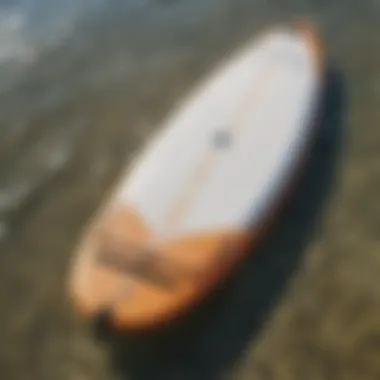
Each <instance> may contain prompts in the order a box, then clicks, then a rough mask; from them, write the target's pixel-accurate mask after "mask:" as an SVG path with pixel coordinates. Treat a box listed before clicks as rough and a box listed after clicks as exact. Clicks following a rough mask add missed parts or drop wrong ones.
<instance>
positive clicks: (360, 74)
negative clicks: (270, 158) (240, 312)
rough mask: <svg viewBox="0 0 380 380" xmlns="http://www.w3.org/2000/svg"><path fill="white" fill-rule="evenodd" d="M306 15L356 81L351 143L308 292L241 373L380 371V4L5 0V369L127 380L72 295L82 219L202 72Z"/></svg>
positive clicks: (0, 89)
mask: <svg viewBox="0 0 380 380" xmlns="http://www.w3.org/2000/svg"><path fill="white" fill-rule="evenodd" d="M300 12H302V13H306V14H307V15H309V16H310V17H311V18H312V19H313V20H314V21H315V22H316V23H317V25H318V26H319V28H320V29H321V33H322V35H323V37H324V40H325V45H326V51H327V53H328V54H329V56H330V57H332V58H333V59H334V60H335V61H336V62H337V63H338V66H339V67H340V68H341V69H342V70H343V72H344V74H345V77H346V78H347V87H348V91H349V95H350V99H351V102H350V108H349V111H348V121H347V127H348V139H347V146H346V148H345V150H344V153H345V154H344V156H343V157H344V159H343V161H342V164H341V171H340V181H339V185H338V186H337V188H336V189H335V193H334V194H335V195H334V198H333V199H334V202H332V203H331V205H330V204H329V205H328V207H326V211H325V217H324V218H323V226H325V228H324V229H323V230H321V229H319V230H318V236H317V237H316V240H317V241H316V243H315V244H310V248H307V249H306V248H305V252H303V254H304V256H305V260H304V264H302V265H301V268H302V269H301V270H300V271H299V274H297V275H296V276H295V279H294V281H295V283H297V284H300V285H299V287H300V288H302V289H303V291H304V292H303V293H302V292H301V293H302V294H301V293H299V292H298V291H297V290H294V291H293V290H292V291H290V290H289V292H288V293H289V294H288V293H285V296H284V305H283V307H281V309H280V308H274V309H273V310H272V311H271V312H270V313H269V315H268V316H267V318H268V320H269V319H270V320H272V319H273V321H272V324H271V327H270V328H268V329H266V330H265V331H263V332H262V335H260V336H259V338H258V337H256V338H252V339H251V341H250V342H249V344H248V348H247V350H248V351H247V355H246V359H244V360H243V359H241V360H242V362H241V365H239V366H238V368H237V373H239V377H241V378H242V379H243V378H244V379H245V378H249V376H250V374H252V373H255V374H257V378H262V379H264V378H266V377H265V376H266V375H265V373H266V372H265V371H268V370H267V368H268V366H269V367H273V368H275V367H276V366H277V365H278V369H276V370H273V371H272V372H273V373H274V374H275V377H274V378H278V379H280V378H281V379H288V378H289V379H290V378H291V379H295V378H297V374H299V373H301V372H300V371H301V369H302V368H301V367H302V366H303V365H307V368H309V370H310V371H313V373H314V372H315V376H316V378H318V374H319V375H320V376H319V378H326V376H327V375H326V376H324V375H323V374H324V373H327V372H326V371H328V370H330V372H331V371H332V373H333V374H334V376H333V378H334V379H338V378H342V379H343V378H344V379H346V378H347V376H345V375H347V374H352V373H354V374H358V375H357V376H356V377H353V378H360V379H365V378H368V379H370V378H376V375H379V373H380V367H379V364H378V360H377V358H378V354H380V353H378V352H377V351H378V345H377V344H376V342H375V341H373V340H371V339H372V337H373V336H376V334H378V332H379V325H378V320H379V313H378V310H379V298H378V296H376V295H377V293H378V292H377V288H378V283H379V282H378V280H377V279H378V274H379V268H378V258H377V257H378V255H376V252H377V253H378V247H379V246H378V236H379V230H378V226H379V225H380V209H379V207H378V205H379V202H378V193H379V191H380V185H379V181H378V180H377V178H378V177H379V172H380V168H379V160H378V153H377V152H378V149H379V146H380V132H379V128H376V125H377V124H378V121H379V120H380V109H379V107H378V106H377V104H378V103H379V101H380V92H379V91H378V77H379V74H380V66H379V64H378V63H379V62H380V49H379V48H378V42H377V36H378V35H379V32H380V22H379V20H380V9H379V7H378V5H377V3H376V2H373V1H369V0H366V1H361V2H358V1H353V0H346V1H340V0H334V1H319V2H307V1H303V0H287V1H281V2H279V1H275V0H271V1H263V0H258V1H254V2H253V1H250V0H234V1H232V0H202V1H200V0H199V1H195V0H171V1H164V0H125V1H118V0H92V1H84V0H83V1H78V0H65V1H63V0H24V1H22V0H19V1H16V0H13V1H0V104H1V107H0V242H1V256H0V281H1V286H0V305H1V306H2V312H1V313H0V334H1V335H0V336H1V343H0V375H1V378H4V379H25V378H28V379H38V380H41V379H49V380H50V379H86V378H91V379H116V378H117V377H116V376H117V375H116V373H115V370H113V369H112V366H111V364H110V363H108V361H107V360H108V355H107V351H106V350H105V349H104V348H103V347H102V346H101V345H98V344H96V343H95V341H94V339H93V338H92V337H91V336H90V334H89V332H88V331H87V328H86V327H85V326H82V325H81V323H80V322H79V321H77V319H76V318H75V317H74V316H73V315H72V313H71V309H70V308H69V307H68V305H67V304H66V298H65V294H64V292H65V287H64V284H65V279H66V275H67V270H68V265H69V257H70V254H71V250H72V248H73V245H74V242H75V241H76V238H77V237H78V234H79V232H80V229H81V227H82V226H83V224H84V223H85V221H86V220H87V219H88V217H89V216H90V215H91V213H92V212H93V210H94V209H95V208H96V206H97V205H98V203H99V202H100V201H101V199H102V197H103V196H104V192H105V191H106V190H107V189H108V188H109V186H110V185H111V184H112V183H113V181H114V180H115V178H116V176H117V174H118V173H119V172H120V169H121V168H122V166H123V164H124V162H125V161H128V159H129V158H130V157H131V155H132V154H133V153H134V152H135V150H136V148H138V146H139V145H140V144H141V142H142V141H143V140H144V139H145V138H146V136H147V135H148V134H149V133H150V132H151V131H152V130H153V129H154V128H155V125H156V124H157V122H158V121H160V120H161V119H162V118H163V117H164V115H165V114H166V113H167V112H168V111H169V109H170V107H171V106H172V105H173V103H175V102H177V101H178V99H180V97H181V96H183V95H184V94H185V93H186V90H187V89H188V88H189V87H190V86H191V85H192V84H193V83H194V81H195V80H196V79H197V78H199V77H200V76H201V75H202V74H204V73H205V72H206V71H207V70H208V69H210V68H211V66H212V64H213V63H214V62H216V61H218V60H219V59H220V58H221V57H222V56H223V55H225V54H227V53H228V52H229V51H230V50H231V49H233V48H234V47H236V46H238V45H239V44H240V43H242V42H243V41H244V40H245V39H247V38H249V37H250V36H252V35H253V34H254V33H255V32H256V31H258V30H261V28H262V27H263V26H266V25H270V24H271V23H273V22H276V21H279V20H288V19H289V18H292V17H293V16H295V15H297V14H299V13H300ZM322 153H323V152H322ZM311 202H312V201H311ZM289 223H291V222H289ZM297 226H298V225H297V223H295V224H294V228H293V230H294V231H296V230H297V229H298V227H297ZM281 257H282V259H281V260H285V259H286V257H287V254H285V253H284V254H283V255H282V256H281ZM270 273H271V272H270V271H268V270H266V269H265V267H264V269H263V274H262V275H261V276H264V277H265V274H267V275H268V276H270V275H271V274H270ZM252 291H254V290H252ZM297 292H298V293H297ZM264 294H266V293H265V292H264ZM356 304H358V305H361V306H360V307H359V306H358V307H355V305H356ZM347 315H350V316H351V319H350V322H349V321H346V320H345V318H346V316H347ZM370 315H371V316H370ZM289 320H290V321H291V322H289ZM237 323H238V322H237ZM268 323H269V322H268ZM289 323H291V326H292V330H291V331H292V332H291V334H290V333H287V332H286V331H285V330H287V327H286V326H289ZM344 323H346V324H347V326H346V327H345V328H343V327H342V326H343V324H344ZM316 331H317V333H316ZM347 331H351V332H352V334H353V335H349V334H348V333H347ZM289 334H290V335H289ZM227 335H228V334H227ZM348 336H349V337H348ZM357 344H359V346H360V347H361V349H360V350H359V351H360V352H359V351H358V349H357V348H356V347H359V346H358V345H357ZM193 349H194V350H195V348H193ZM206 351H207V350H206ZM206 351H205V350H203V351H202V352H203V354H202V355H203V357H202V360H203V361H204V362H206V363H207V362H208V360H209V359H208V355H211V357H212V351H213V349H212V347H211V348H210V350H208V351H210V352H208V351H207V352H206ZM364 353H366V354H364ZM375 353H377V354H376V355H375ZM337 358H338V359H337ZM251 359H252V360H251ZM210 360H211V359H210ZM180 363H181V360H179V361H178V363H177V364H176V365H177V367H179V366H180ZM305 363H306V364H305ZM263 368H264V369H263ZM276 368H277V367H276ZM300 368H301V369H300ZM177 369H178V368H177ZM178 370H179V369H178ZM323 371H325V372H323ZM360 371H362V372H360ZM126 373H128V371H126ZM367 374H368V376H367ZM372 375H373V376H372ZM126 376H127V375H126ZM181 376H182V375H181ZM184 376H185V375H183V376H182V377H179V378H181V379H182V378H185V377H184ZM189 376H190V375H189ZM299 376H301V375H299ZM365 376H367V377H365ZM371 376H372V377H371ZM177 378H178V377H177ZM190 378H191V376H190ZM299 378H302V376H301V377H299Z"/></svg>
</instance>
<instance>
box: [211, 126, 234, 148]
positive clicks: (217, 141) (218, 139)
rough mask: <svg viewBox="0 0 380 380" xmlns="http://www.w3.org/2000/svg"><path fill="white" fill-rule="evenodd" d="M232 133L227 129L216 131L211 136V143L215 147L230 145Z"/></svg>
mask: <svg viewBox="0 0 380 380" xmlns="http://www.w3.org/2000/svg"><path fill="white" fill-rule="evenodd" d="M231 140H232V135H231V133H229V131H226V130H219V131H216V132H215V134H214V137H213V145H214V147H215V148H217V149H226V148H228V147H229V146H230V145H231Z"/></svg>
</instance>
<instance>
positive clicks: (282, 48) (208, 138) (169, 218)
mask: <svg viewBox="0 0 380 380" xmlns="http://www.w3.org/2000/svg"><path fill="white" fill-rule="evenodd" d="M321 74H322V60H321V52H320V48H319V44H318V42H317V38H316V34H315V32H314V31H313V29H312V28H311V27H310V26H308V25H304V24H296V25H290V26H284V27H280V28H277V29H274V30H270V31H267V32H266V33H263V34H262V35H261V36H260V37H258V38H256V39H255V40H254V41H252V42H250V43H248V44H246V45H245V46H244V47H243V48H242V49H241V50H240V51H239V52H238V53H236V54H235V55H234V56H232V57H231V58H229V59H227V60H226V61H225V62H223V64H222V65H221V66H220V67H219V68H217V69H216V70H214V72H212V73H211V75H210V76H209V77H208V78H207V79H205V80H203V81H202V82H201V83H200V84H199V85H198V86H197V88H196V89H195V90H194V91H193V92H192V93H191V94H190V95H189V96H188V97H187V99H186V100H185V101H183V102H181V103H180V105H179V106H178V107H177V109H176V110H175V111H173V112H172V114H171V115H170V117H169V118H168V119H167V120H166V121H165V122H164V123H163V126H162V128H160V129H159V132H158V133H156V135H155V137H154V138H153V139H152V140H151V141H149V142H148V143H147V145H146V146H145V148H144V149H143V150H142V152H141V154H140V155H139V156H138V157H137V159H136V160H135V161H134V162H133V163H132V165H131V166H130V167H129V168H128V170H127V171H126V172H125V173H124V175H123V176H122V177H121V180H120V182H119V183H118V184H117V186H116V187H115V188H114V190H113V191H112V194H111V195H110V196H109V197H108V198H107V199H106V202H105V203H104V204H103V206H102V207H101V208H100V210H99V211H98V212H97V213H96V215H95V217H94V218H93V220H92V221H91V223H89V226H88V227H87V229H86V231H85V233H84V236H83V238H82V240H81V242H80V244H79V247H78V249H77V252H76V255H75V262H74V265H73V268H72V273H71V275H70V294H71V296H72V298H73V300H74V304H75V306H76V307H77V309H78V310H79V311H80V312H81V313H83V314H84V315H86V316H88V317H90V318H92V317H96V316H98V315H107V318H108V323H110V325H112V326H114V327H116V328H121V329H143V328H148V327H154V326H156V325H159V324H160V323H163V322H165V321H169V320H171V318H173V317H174V316H176V315H178V314H179V313H181V312H182V311H184V310H186V309H188V308H189V307H190V306H192V305H194V303H195V302H196V301H198V300H200V298H202V297H203V296H204V295H206V294H207V293H208V292H210V291H211V290H212V288H213V287H214V286H216V285H217V284H218V283H219V282H220V281H222V280H223V279H224V278H225V277H226V276H227V275H228V274H229V273H230V271H231V270H232V268H233V267H234V265H235V264H236V263H238V262H239V261H240V260H241V259H242V258H243V257H244V256H245V255H246V254H247V252H248V247H249V246H250V244H252V243H255V242H256V241H257V240H258V239H259V238H260V236H261V235H262V234H263V232H264V227H265V226H266V225H267V224H268V221H269V220H270V219H271V217H272V216H273V213H275V212H276V211H277V210H278V208H279V207H280V204H281V201H282V200H283V198H284V195H285V194H286V193H287V192H288V191H289V186H290V184H291V183H292V182H294V179H295V178H296V174H297V172H299V167H300V165H302V163H303V162H304V161H305V157H306V155H307V152H308V151H309V150H310V143H311V142H312V140H313V134H314V132H315V128H316V123H315V117H316V115H317V109H318V103H319V102H318V100H319V93H320V89H321V82H322V75H321Z"/></svg>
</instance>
